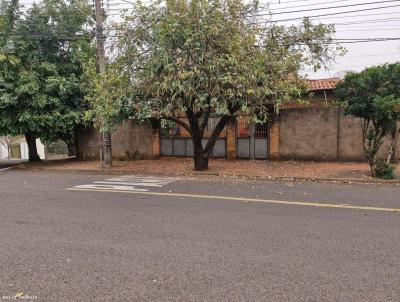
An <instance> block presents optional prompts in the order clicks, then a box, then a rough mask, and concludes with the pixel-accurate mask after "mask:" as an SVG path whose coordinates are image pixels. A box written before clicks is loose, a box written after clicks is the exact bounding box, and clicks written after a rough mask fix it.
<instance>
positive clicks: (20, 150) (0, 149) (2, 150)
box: [0, 137, 46, 159]
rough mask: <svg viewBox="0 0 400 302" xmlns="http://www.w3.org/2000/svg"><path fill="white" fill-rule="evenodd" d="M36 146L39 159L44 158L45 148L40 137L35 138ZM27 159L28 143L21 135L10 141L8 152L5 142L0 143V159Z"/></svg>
mask: <svg viewBox="0 0 400 302" xmlns="http://www.w3.org/2000/svg"><path fill="white" fill-rule="evenodd" d="M36 147H37V151H38V154H39V157H40V159H45V158H46V151H45V150H46V149H45V146H44V145H43V144H42V142H41V141H40V139H37V140H36ZM8 158H10V159H29V153H28V144H27V143H26V141H25V138H23V137H16V138H14V139H13V140H12V141H11V148H10V154H9V151H8V148H7V146H6V144H2V143H0V159H8Z"/></svg>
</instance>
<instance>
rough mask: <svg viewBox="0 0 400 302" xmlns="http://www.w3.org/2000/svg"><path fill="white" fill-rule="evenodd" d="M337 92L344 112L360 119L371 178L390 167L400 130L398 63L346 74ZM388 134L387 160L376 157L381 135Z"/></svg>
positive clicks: (381, 141)
mask: <svg viewBox="0 0 400 302" xmlns="http://www.w3.org/2000/svg"><path fill="white" fill-rule="evenodd" d="M336 94H337V95H338V96H339V97H340V101H341V102H342V104H344V106H345V113H346V114H349V115H352V116H355V117H359V118H361V121H362V122H361V130H362V142H363V150H364V155H365V157H366V159H367V160H368V162H369V165H370V168H371V175H372V176H373V177H376V176H380V174H381V172H382V171H381V169H389V170H392V168H391V167H390V166H389V164H390V161H391V159H392V155H393V153H394V150H395V147H396V142H397V139H398V136H399V133H400V132H399V131H400V129H399V128H398V127H397V122H398V121H400V64H399V63H398V64H386V65H382V66H375V67H370V68H367V69H365V70H364V71H362V72H360V73H350V74H347V75H346V77H345V79H344V80H343V81H342V82H341V83H339V84H338V85H337V88H336ZM388 135H389V136H390V137H391V144H390V148H389V152H388V154H387V157H386V161H385V162H384V164H383V165H382V163H381V162H379V161H377V159H376V156H377V154H378V152H379V150H380V149H381V146H382V144H383V141H384V138H385V137H386V136H388Z"/></svg>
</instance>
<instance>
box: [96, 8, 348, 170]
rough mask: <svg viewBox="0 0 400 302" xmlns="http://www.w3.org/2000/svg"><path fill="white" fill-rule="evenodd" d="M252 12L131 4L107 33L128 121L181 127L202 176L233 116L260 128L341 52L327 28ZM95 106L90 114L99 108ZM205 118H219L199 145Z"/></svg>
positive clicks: (331, 30) (328, 27) (308, 22)
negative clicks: (283, 22) (126, 96)
mask: <svg viewBox="0 0 400 302" xmlns="http://www.w3.org/2000/svg"><path fill="white" fill-rule="evenodd" d="M258 12H259V8H258V5H257V3H256V2H255V3H252V4H245V3H244V2H243V1H241V0H212V1H207V0H168V1H166V2H165V3H163V4H161V3H155V4H151V5H143V4H141V3H140V2H138V3H137V4H136V5H135V6H134V7H133V9H132V11H129V12H128V13H127V14H126V16H125V17H124V19H123V20H124V21H123V22H122V23H121V24H119V25H118V26H116V27H115V29H114V31H113V36H114V37H115V43H114V44H113V51H114V52H113V56H112V69H114V70H117V72H116V73H117V74H119V75H120V76H122V77H124V78H125V79H128V81H129V82H130V85H128V86H126V85H124V86H123V87H122V89H123V90H124V91H127V89H130V92H129V93H130V94H131V97H130V101H129V102H128V106H130V107H131V108H132V109H133V110H132V112H133V113H132V114H133V115H134V116H135V117H136V118H139V119H143V118H149V117H152V118H160V119H166V120H171V121H174V122H175V123H177V124H179V125H181V126H182V127H184V128H185V129H186V130H187V131H188V132H189V133H190V134H191V136H192V141H193V145H194V154H195V156H194V159H195V169H197V170H204V169H207V167H208V157H209V155H210V154H211V152H212V149H213V147H214V144H215V142H216V139H217V138H218V136H219V134H220V133H221V131H222V130H223V129H224V127H225V125H226V124H227V123H228V122H229V121H232V120H233V119H234V118H235V116H237V115H240V114H242V115H247V116H249V117H250V118H251V119H252V120H253V121H256V122H257V121H258V122H259V121H265V120H266V119H267V118H268V116H269V114H270V112H271V110H273V108H275V109H278V108H279V107H280V106H281V105H282V104H283V103H285V102H287V101H289V100H293V98H296V97H299V96H300V94H301V93H302V92H303V91H305V85H304V83H303V82H302V81H301V80H299V78H300V77H299V72H300V71H301V70H302V68H303V67H305V66H311V67H313V68H315V69H318V68H320V67H321V66H322V65H323V64H324V63H325V62H327V61H329V60H331V59H333V57H334V55H335V54H336V53H337V52H341V51H342V49H341V48H340V46H338V45H336V44H335V42H334V39H333V33H334V28H333V27H332V26H326V25H321V24H319V25H313V24H312V23H311V22H310V20H308V19H305V20H304V22H303V23H302V24H301V25H299V26H290V27H284V26H278V25H275V24H273V23H266V22H262V21H261V20H260V19H259V18H258V17H257V16H258V15H257V14H258ZM110 69H111V67H110ZM94 99H96V98H94ZM97 99H99V98H97ZM119 104H121V102H120V103H119ZM123 104H124V106H127V103H126V102H124V103H123ZM98 105H99V104H98V103H95V108H94V109H95V111H96V108H104V106H101V105H100V106H98ZM115 111H116V110H114V112H115ZM103 112H104V111H103ZM210 114H217V115H218V116H220V119H219V122H218V123H217V125H216V127H215V130H214V131H213V133H212V135H211V137H210V139H209V140H208V143H207V144H206V145H205V146H202V143H201V141H202V138H203V135H204V131H205V128H206V125H207V121H208V119H209V117H210ZM183 116H185V117H186V120H187V121H188V122H185V120H183V119H182V117H183Z"/></svg>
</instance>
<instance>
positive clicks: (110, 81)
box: [85, 61, 132, 132]
mask: <svg viewBox="0 0 400 302" xmlns="http://www.w3.org/2000/svg"><path fill="white" fill-rule="evenodd" d="M86 75H87V77H88V80H89V81H88V82H89V85H88V87H87V91H86V97H85V99H86V101H87V102H88V103H89V104H91V107H90V109H89V110H88V111H86V113H85V120H86V121H88V122H94V124H95V125H97V127H98V128H99V129H100V130H101V131H103V132H109V131H113V130H115V128H116V126H117V125H118V124H120V123H121V122H122V121H123V120H124V119H126V118H128V117H129V116H130V114H131V112H132V107H131V106H129V104H130V101H131V93H130V91H131V90H130V89H129V86H130V83H129V81H128V80H127V78H126V77H124V76H122V75H119V74H117V73H115V69H113V68H112V66H109V67H108V70H107V73H106V75H105V76H104V75H101V74H99V73H98V72H97V70H96V65H95V62H94V61H90V62H89V63H88V64H87V65H86Z"/></svg>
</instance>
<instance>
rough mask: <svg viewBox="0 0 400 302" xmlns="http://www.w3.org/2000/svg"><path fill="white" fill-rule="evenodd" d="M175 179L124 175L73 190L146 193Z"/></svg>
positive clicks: (76, 187) (75, 187)
mask: <svg viewBox="0 0 400 302" xmlns="http://www.w3.org/2000/svg"><path fill="white" fill-rule="evenodd" d="M175 180H176V178H170V177H165V178H164V177H157V178H154V177H148V176H146V177H140V176H134V175H126V176H119V177H113V178H108V179H105V180H101V181H93V182H92V183H90V184H83V185H78V186H74V187H73V189H82V190H90V189H95V190H113V191H139V192H148V191H149V188H162V187H163V186H166V185H168V184H170V183H172V182H173V181H175Z"/></svg>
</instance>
